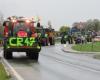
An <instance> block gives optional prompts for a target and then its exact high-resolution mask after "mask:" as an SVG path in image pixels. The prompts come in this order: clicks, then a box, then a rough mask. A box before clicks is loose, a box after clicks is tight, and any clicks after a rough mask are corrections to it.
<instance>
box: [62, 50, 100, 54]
mask: <svg viewBox="0 0 100 80" xmlns="http://www.w3.org/2000/svg"><path fill="white" fill-rule="evenodd" d="M62 51H64V52H67V53H77V54H100V52H79V51H67V50H64V49H62Z"/></svg>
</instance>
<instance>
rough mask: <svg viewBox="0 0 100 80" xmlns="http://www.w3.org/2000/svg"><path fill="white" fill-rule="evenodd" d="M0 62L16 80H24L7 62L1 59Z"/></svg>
mask: <svg viewBox="0 0 100 80" xmlns="http://www.w3.org/2000/svg"><path fill="white" fill-rule="evenodd" d="M2 62H3V63H4V65H5V66H7V67H9V69H10V71H11V74H13V75H14V76H15V77H16V79H17V80H24V79H23V78H22V77H21V76H20V75H19V74H18V73H17V72H16V71H15V69H14V68H13V67H12V66H11V65H10V64H9V62H8V61H7V60H6V59H4V58H3V57H2Z"/></svg>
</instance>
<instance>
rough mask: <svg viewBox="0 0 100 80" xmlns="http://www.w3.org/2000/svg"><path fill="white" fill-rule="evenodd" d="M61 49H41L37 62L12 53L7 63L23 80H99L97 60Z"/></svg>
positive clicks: (21, 54) (23, 55)
mask: <svg viewBox="0 0 100 80" xmlns="http://www.w3.org/2000/svg"><path fill="white" fill-rule="evenodd" d="M62 47H63V45H56V46H48V47H43V48H42V51H41V52H40V56H39V61H38V62H36V61H34V60H30V59H28V58H27V57H26V54H25V53H21V52H19V53H17V52H14V59H12V60H8V62H9V63H10V64H11V65H12V66H13V68H14V69H15V70H16V71H17V72H18V73H19V75H20V76H21V77H22V78H24V80H100V61H99V60H95V59H92V58H91V57H88V56H85V55H81V54H72V53H66V52H63V51H62V50H61V49H62Z"/></svg>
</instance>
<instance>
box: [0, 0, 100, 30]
mask: <svg viewBox="0 0 100 80" xmlns="http://www.w3.org/2000/svg"><path fill="white" fill-rule="evenodd" d="M99 8H100V0H0V11H1V12H2V13H3V14H4V16H5V17H7V16H12V15H17V16H27V17H31V16H36V15H38V16H40V17H41V21H42V23H43V25H46V24H47V22H48V21H49V20H50V21H51V23H52V26H53V27H54V28H55V29H57V30H58V29H59V27H60V26H62V25H65V24H67V25H72V23H73V22H76V21H86V20H88V19H94V18H98V19H100V9H99Z"/></svg>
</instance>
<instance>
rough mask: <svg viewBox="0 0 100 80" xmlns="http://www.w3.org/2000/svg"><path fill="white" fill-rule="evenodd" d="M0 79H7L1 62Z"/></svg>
mask: <svg viewBox="0 0 100 80" xmlns="http://www.w3.org/2000/svg"><path fill="white" fill-rule="evenodd" d="M0 80H9V77H8V76H7V73H6V71H5V68H4V66H3V64H2V63H1V62H0Z"/></svg>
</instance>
